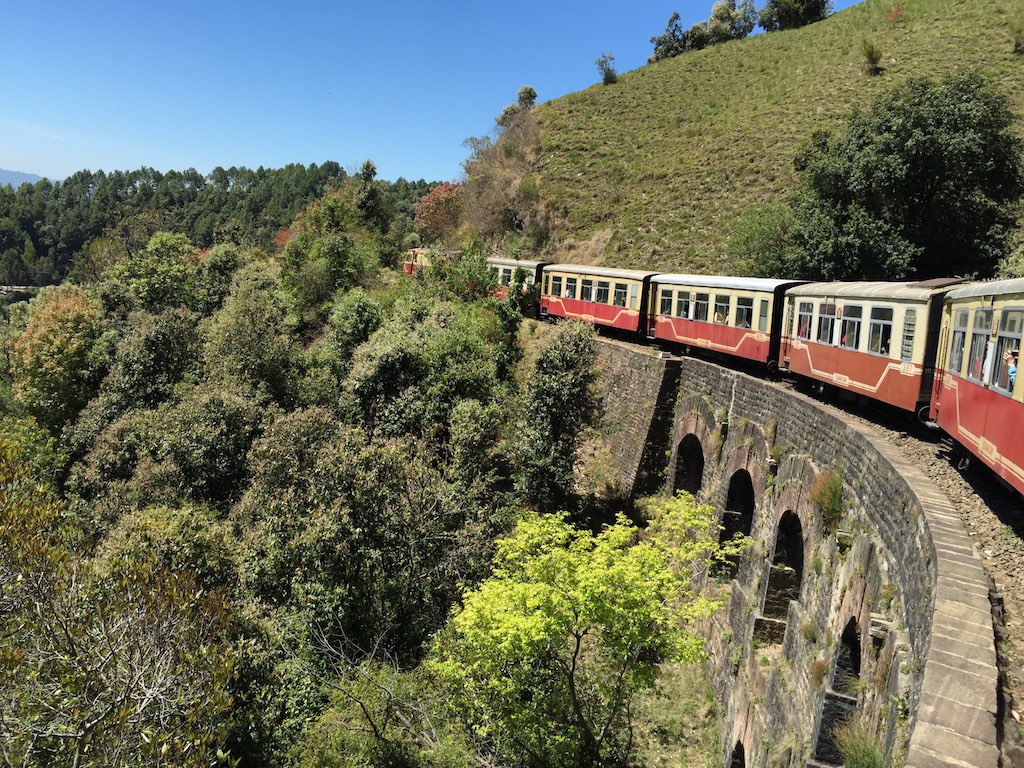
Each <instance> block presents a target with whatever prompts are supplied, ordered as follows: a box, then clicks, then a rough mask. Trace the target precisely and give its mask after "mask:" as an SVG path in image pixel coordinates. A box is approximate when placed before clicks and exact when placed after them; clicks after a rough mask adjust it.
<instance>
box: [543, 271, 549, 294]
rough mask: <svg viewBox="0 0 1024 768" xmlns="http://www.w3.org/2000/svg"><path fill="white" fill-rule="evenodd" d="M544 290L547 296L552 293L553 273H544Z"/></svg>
mask: <svg viewBox="0 0 1024 768" xmlns="http://www.w3.org/2000/svg"><path fill="white" fill-rule="evenodd" d="M542 292H543V294H544V295H545V296H550V295H551V275H548V274H545V275H544V290H543V291H542Z"/></svg>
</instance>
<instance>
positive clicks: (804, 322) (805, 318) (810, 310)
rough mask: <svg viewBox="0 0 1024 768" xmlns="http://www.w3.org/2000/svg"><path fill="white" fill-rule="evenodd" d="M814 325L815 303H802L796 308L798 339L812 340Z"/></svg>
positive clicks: (798, 303)
mask: <svg viewBox="0 0 1024 768" xmlns="http://www.w3.org/2000/svg"><path fill="white" fill-rule="evenodd" d="M813 323H814V302H812V301H800V302H797V307H796V337H797V338H798V339H805V340H807V341H810V339H811V327H812V325H813Z"/></svg>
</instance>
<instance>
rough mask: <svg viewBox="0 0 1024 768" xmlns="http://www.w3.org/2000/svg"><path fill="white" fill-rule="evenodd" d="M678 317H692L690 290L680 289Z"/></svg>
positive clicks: (677, 304)
mask: <svg viewBox="0 0 1024 768" xmlns="http://www.w3.org/2000/svg"><path fill="white" fill-rule="evenodd" d="M676 317H678V318H681V319H683V320H689V319H690V292H689V291H679V292H678V294H677V295H676Z"/></svg>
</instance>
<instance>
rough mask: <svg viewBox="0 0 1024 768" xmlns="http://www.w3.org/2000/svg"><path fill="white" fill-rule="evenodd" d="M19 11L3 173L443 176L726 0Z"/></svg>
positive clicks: (95, 6) (125, 5)
mask: <svg viewBox="0 0 1024 768" xmlns="http://www.w3.org/2000/svg"><path fill="white" fill-rule="evenodd" d="M853 2H854V0H837V2H835V7H836V8H844V7H846V6H849V5H852V4H853ZM5 5H6V7H5V8H4V13H3V16H4V25H3V26H4V34H3V38H4V51H3V58H4V64H3V66H2V67H0V103H2V107H0V168H5V169H8V170H14V171H24V172H27V173H37V174H40V175H44V176H49V177H51V178H63V177H65V176H68V175H70V174H71V173H73V172H74V171H76V170H80V169H83V168H88V169H90V170H94V171H95V170H100V169H103V170H108V171H109V170H115V169H122V170H128V169H133V168H138V167H140V166H143V165H147V166H152V167H154V168H156V169H158V170H161V171H166V170H170V169H175V170H184V169H186V168H190V167H191V168H195V169H196V170H198V171H200V172H201V173H204V174H205V173H208V172H209V171H210V170H211V169H213V168H214V167H215V166H217V165H222V166H224V167H229V166H232V165H238V166H241V165H245V166H249V167H251V168H256V167H258V166H260V165H262V166H265V167H272V168H276V167H280V166H282V165H285V164H287V163H290V162H299V163H304V164H308V163H313V162H315V163H321V162H324V161H325V160H334V161H337V162H338V163H340V164H341V165H342V166H343V167H345V168H347V169H350V170H354V169H356V168H358V166H359V165H360V164H361V163H362V162H363V161H364V160H366V159H370V160H373V162H374V163H376V165H377V169H378V173H379V175H380V177H381V178H386V179H395V178H398V177H399V176H405V177H406V178H409V179H419V178H424V179H427V180H428V181H432V180H438V181H442V180H455V179H457V178H458V176H459V174H460V172H461V168H460V163H461V162H462V160H463V159H464V158H465V157H466V155H467V150H466V149H465V148H464V147H463V146H462V142H463V140H464V139H466V138H467V137H469V136H480V135H483V134H486V133H488V132H489V131H490V130H491V128H492V127H493V124H494V117H495V116H496V115H497V114H498V113H499V112H500V111H501V109H502V107H504V106H505V105H506V104H508V103H509V102H512V101H514V100H515V97H516V92H517V91H518V89H519V87H520V86H521V85H524V84H530V85H532V86H533V87H534V88H536V89H537V93H538V100H539V101H547V100H549V99H553V98H557V97H558V96H562V95H564V94H566V93H569V92H572V91H577V90H581V89H584V88H587V87H589V86H590V85H592V84H594V83H595V82H596V81H597V79H598V74H597V69H596V67H595V65H594V61H595V60H596V59H597V57H598V56H600V55H601V54H602V53H603V52H608V53H611V54H612V55H614V56H615V64H616V67H617V69H618V70H619V72H620V73H622V72H626V71H628V70H631V69H635V68H636V67H639V66H641V65H642V64H643V63H644V62H645V61H646V60H647V57H648V56H649V55H650V53H651V47H652V46H651V44H650V42H649V40H650V37H651V36H652V35H656V34H660V33H661V32H662V31H663V30H664V28H665V23H666V21H667V20H668V18H669V16H670V15H671V14H672V13H673V12H674V11H677V10H678V11H679V12H680V14H681V15H682V18H683V23H684V25H686V26H689V25H690V24H693V23H694V22H696V21H698V20H700V19H704V18H707V17H708V15H709V13H710V9H711V5H712V0H670V1H669V2H661V1H660V0H658V1H652V2H646V3H637V4H632V3H629V2H622V0H618V1H617V2H606V0H590V1H589V2H578V1H577V0H571V1H566V2H553V1H552V0H547V1H546V2H545V1H543V0H521V1H520V2H517V3H508V4H506V5H505V6H503V7H502V8H498V7H496V6H493V5H489V4H483V3H468V2H445V1H444V0H440V2H433V3H431V2H405V1H404V0H403V1H401V2H399V1H397V0H396V1H390V0H377V2H358V3H354V2H345V0H336V1H335V2H326V1H324V2H320V1H318V0H292V2H291V3H289V4H286V3H283V2H279V3H271V2H264V1H263V0H252V1H251V2H248V3H244V4H242V3H236V2H222V1H220V0H206V1H205V2H200V1H198V0H176V2H173V3H170V2H166V1H165V0H155V1H154V2H148V3H147V2H139V0H133V2H121V1H120V0H118V1H117V2H113V1H111V0H94V2H91V3H82V2H80V1H79V2H66V1H65V0H55V1H53V2H48V1H47V0H39V1H38V2H31V1H22V2H18V0H10V2H8V3H5Z"/></svg>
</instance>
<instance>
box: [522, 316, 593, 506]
mask: <svg viewBox="0 0 1024 768" xmlns="http://www.w3.org/2000/svg"><path fill="white" fill-rule="evenodd" d="M593 363H594V330H593V328H591V327H590V326H587V325H585V324H583V323H577V322H569V323H564V324H562V325H560V326H559V327H558V329H557V330H556V331H555V333H554V334H553V336H552V338H551V339H550V340H549V341H548V342H547V343H546V344H545V346H544V348H543V349H542V350H541V352H540V354H539V355H538V356H537V359H536V361H535V362H534V365H533V370H532V371H531V373H530V377H529V379H528V380H527V384H526V388H525V392H524V399H525V408H524V413H523V423H522V425H521V426H520V429H519V467H520V477H519V484H520V488H521V491H522V493H523V496H524V498H525V499H526V501H527V502H528V503H529V504H530V505H531V506H533V507H534V508H536V509H539V510H541V511H554V510H557V509H565V508H566V507H567V505H568V502H569V500H570V498H571V497H572V492H573V487H574V485H575V475H574V469H575V466H576V458H577V454H578V452H579V447H580V445H581V443H582V437H583V431H584V430H585V429H586V428H587V427H588V426H590V425H592V424H594V423H595V421H596V418H597V409H598V401H597V399H596V394H595V391H594V382H595V380H596V377H595V373H594V368H593Z"/></svg>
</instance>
